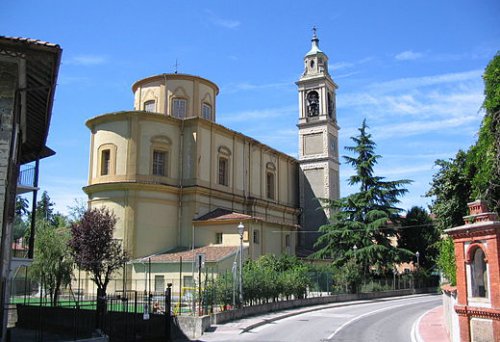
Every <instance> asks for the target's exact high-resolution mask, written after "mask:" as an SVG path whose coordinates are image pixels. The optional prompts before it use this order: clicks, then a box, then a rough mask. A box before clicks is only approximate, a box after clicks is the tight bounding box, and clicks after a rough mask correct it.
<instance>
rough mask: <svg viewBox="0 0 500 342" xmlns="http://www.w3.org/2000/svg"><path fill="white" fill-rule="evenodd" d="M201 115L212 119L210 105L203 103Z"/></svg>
mask: <svg viewBox="0 0 500 342" xmlns="http://www.w3.org/2000/svg"><path fill="white" fill-rule="evenodd" d="M201 115H202V117H203V119H206V120H212V106H210V105H209V104H206V103H204V104H203V105H202V106H201Z"/></svg>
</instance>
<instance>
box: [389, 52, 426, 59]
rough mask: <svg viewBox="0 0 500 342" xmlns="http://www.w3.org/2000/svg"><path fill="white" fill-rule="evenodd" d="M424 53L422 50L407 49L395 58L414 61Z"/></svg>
mask: <svg viewBox="0 0 500 342" xmlns="http://www.w3.org/2000/svg"><path fill="white" fill-rule="evenodd" d="M423 55H424V54H423V53H420V52H413V51H412V50H406V51H403V52H401V53H398V54H397V55H396V56H394V58H396V59H397V60H398V61H412V60H415V59H419V58H421V57H423Z"/></svg>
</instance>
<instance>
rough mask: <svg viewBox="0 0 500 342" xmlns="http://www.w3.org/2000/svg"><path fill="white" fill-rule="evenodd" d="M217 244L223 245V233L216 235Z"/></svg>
mask: <svg viewBox="0 0 500 342" xmlns="http://www.w3.org/2000/svg"><path fill="white" fill-rule="evenodd" d="M215 244H216V245H222V233H215Z"/></svg>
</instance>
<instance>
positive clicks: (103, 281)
mask: <svg viewBox="0 0 500 342" xmlns="http://www.w3.org/2000/svg"><path fill="white" fill-rule="evenodd" d="M115 224H116V217H115V215H114V214H113V213H112V212H111V211H109V210H108V209H107V208H105V207H102V208H94V209H89V210H87V211H86V212H85V213H84V214H83V217H82V219H81V220H80V221H79V222H73V223H72V224H71V239H70V241H69V246H70V247H71V249H72V255H73V258H74V260H75V263H76V265H77V266H78V268H80V269H81V270H83V271H87V272H89V273H90V276H91V280H92V281H93V282H94V283H95V284H96V286H97V298H98V299H97V306H98V307H97V312H98V316H99V315H100V314H102V313H103V312H105V309H106V288H107V286H108V284H109V282H110V280H111V276H112V273H113V271H115V270H117V269H119V268H121V267H122V266H123V265H124V264H125V263H126V262H127V261H128V260H129V258H128V256H127V254H126V253H125V251H123V249H122V246H121V244H120V242H119V241H117V240H115V239H113V231H114V228H115ZM98 322H99V318H98ZM98 325H99V323H98Z"/></svg>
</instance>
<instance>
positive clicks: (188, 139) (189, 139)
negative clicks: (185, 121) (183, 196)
mask: <svg viewBox="0 0 500 342" xmlns="http://www.w3.org/2000/svg"><path fill="white" fill-rule="evenodd" d="M197 139H198V132H197V129H196V126H194V125H186V126H185V127H184V135H183V144H182V149H183V152H182V165H183V169H182V175H183V177H182V178H183V183H184V186H189V185H194V184H195V183H196V182H195V177H196V172H197V171H196V169H197V158H196V154H197V153H196V150H197V146H196V145H197ZM179 148H180V147H179ZM179 172H180V170H179Z"/></svg>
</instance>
